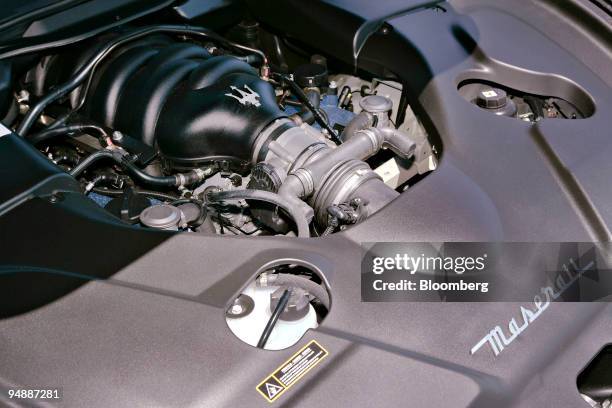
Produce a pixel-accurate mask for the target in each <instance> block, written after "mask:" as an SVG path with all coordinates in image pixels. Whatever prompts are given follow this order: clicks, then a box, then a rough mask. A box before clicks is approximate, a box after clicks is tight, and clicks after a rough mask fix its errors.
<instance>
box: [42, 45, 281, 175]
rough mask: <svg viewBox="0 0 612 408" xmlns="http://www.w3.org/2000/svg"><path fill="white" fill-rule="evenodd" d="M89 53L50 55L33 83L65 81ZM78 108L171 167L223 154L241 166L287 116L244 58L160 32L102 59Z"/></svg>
mask: <svg viewBox="0 0 612 408" xmlns="http://www.w3.org/2000/svg"><path fill="white" fill-rule="evenodd" d="M101 40H102V41H104V39H101ZM91 48H92V49H96V47H91ZM90 54H91V51H87V50H74V49H73V50H70V52H69V53H66V54H64V55H58V56H55V57H54V58H53V61H50V63H49V64H48V66H47V67H45V72H44V73H43V74H41V75H39V77H38V82H39V83H38V84H37V88H39V89H45V88H46V89H49V88H50V87H52V86H54V85H55V84H56V83H59V82H63V77H62V75H63V76H69V73H70V72H74V71H75V70H76V69H77V67H78V66H79V65H81V64H83V63H84V61H86V59H87V57H88V56H89V55H90ZM71 64H72V66H71ZM75 65H76V66H75ZM54 73H56V74H54ZM54 79H55V80H54ZM82 92H83V88H79V89H77V90H75V91H74V92H73V93H72V94H71V95H70V101H71V103H72V105H73V106H75V105H77V103H78V100H79V99H80V97H81V96H82ZM83 111H84V113H85V115H86V116H88V117H90V118H92V119H93V120H94V121H97V122H99V123H101V124H104V125H106V126H108V127H109V128H112V129H115V130H119V131H121V132H123V133H126V134H128V135H130V136H132V137H135V138H139V139H141V140H142V141H144V142H145V143H146V144H148V145H150V146H159V149H160V152H161V154H162V156H163V157H165V158H166V159H167V161H168V162H169V164H170V165H171V166H172V167H177V168H180V167H191V166H196V165H202V164H204V163H207V162H211V161H219V160H222V161H227V162H228V165H229V166H230V167H231V168H234V169H244V168H245V167H248V165H249V162H250V159H251V148H252V144H253V141H254V140H255V138H256V137H257V135H258V134H259V133H260V132H261V130H263V129H264V128H265V127H266V126H267V125H268V124H269V123H270V122H272V121H273V120H275V119H276V118H279V117H283V116H285V115H284V113H283V112H282V111H281V110H280V109H279V108H278V105H277V103H276V98H275V94H274V89H273V88H272V86H271V85H270V84H269V83H267V82H266V81H263V80H261V79H260V78H259V75H258V73H257V70H256V69H254V68H253V67H251V66H250V65H248V64H247V63H246V62H243V61H242V60H240V59H238V58H236V57H233V56H229V55H223V56H212V55H211V54H210V53H209V52H208V51H207V50H206V49H205V48H203V47H201V46H199V45H196V44H193V43H189V42H178V41H175V40H173V39H172V38H170V37H167V36H162V35H153V36H150V37H147V38H143V39H141V40H137V41H134V42H131V43H128V44H126V45H124V46H123V47H121V48H119V49H118V50H117V51H115V52H114V53H113V54H112V55H110V56H109V57H107V59H106V60H105V61H104V62H103V63H102V64H101V65H100V67H98V69H97V70H96V72H95V74H94V77H93V79H92V81H91V85H90V86H89V89H88V90H87V97H86V99H85V104H84V107H83Z"/></svg>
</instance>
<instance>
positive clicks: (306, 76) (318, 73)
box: [293, 64, 327, 88]
mask: <svg viewBox="0 0 612 408" xmlns="http://www.w3.org/2000/svg"><path fill="white" fill-rule="evenodd" d="M293 77H294V79H295V82H297V84H298V85H299V86H301V87H302V88H313V87H319V88H321V87H326V86H327V68H325V67H324V66H323V65H319V64H304V65H300V66H299V67H297V68H296V69H295V72H294V73H293Z"/></svg>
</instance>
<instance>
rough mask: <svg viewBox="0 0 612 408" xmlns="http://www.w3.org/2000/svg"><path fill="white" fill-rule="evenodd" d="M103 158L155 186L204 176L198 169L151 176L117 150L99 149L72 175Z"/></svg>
mask: <svg viewBox="0 0 612 408" xmlns="http://www.w3.org/2000/svg"><path fill="white" fill-rule="evenodd" d="M102 159H111V160H113V161H114V162H115V163H117V164H118V165H120V166H122V167H123V168H124V169H126V170H127V171H128V172H129V173H130V175H131V176H132V178H134V179H136V180H138V181H140V182H142V183H144V184H149V185H151V186H155V187H178V186H181V185H189V184H193V183H195V182H197V181H201V180H202V178H203V176H202V175H201V174H200V173H198V172H197V171H196V170H192V171H190V172H189V173H178V174H175V175H173V176H165V177H157V176H151V175H150V174H147V173H145V172H144V171H142V170H141V169H140V168H138V167H137V166H136V165H135V164H134V163H132V162H130V161H127V160H126V157H125V156H124V155H122V154H121V153H119V152H117V151H112V150H106V149H105V150H98V151H97V152H94V153H92V154H90V155H89V156H87V157H86V158H85V159H84V160H83V161H82V162H81V163H79V164H78V165H77V166H76V167H75V168H73V169H72V170H71V171H70V175H71V176H73V177H78V176H79V175H80V174H81V173H83V171H85V170H86V169H87V168H88V167H89V166H91V165H92V164H94V163H95V162H97V161H99V160H102Z"/></svg>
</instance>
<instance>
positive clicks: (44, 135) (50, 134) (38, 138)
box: [27, 123, 107, 145]
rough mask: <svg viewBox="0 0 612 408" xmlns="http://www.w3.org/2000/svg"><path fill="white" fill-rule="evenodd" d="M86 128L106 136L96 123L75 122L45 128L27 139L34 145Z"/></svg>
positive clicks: (83, 130) (85, 129) (84, 130)
mask: <svg viewBox="0 0 612 408" xmlns="http://www.w3.org/2000/svg"><path fill="white" fill-rule="evenodd" d="M88 130H95V131H96V132H98V133H99V134H100V135H101V136H107V132H106V131H105V130H104V129H103V128H102V127H100V126H98V125H93V124H88V123H75V124H72V125H64V126H61V127H55V128H52V129H45V130H43V131H41V132H39V133H36V134H35V135H33V136H31V137H28V138H27V139H28V140H29V141H30V143H32V144H33V145H36V144H38V143H40V142H43V141H45V140H49V139H52V138H54V137H56V136H60V135H66V134H70V133H77V132H86V131H88Z"/></svg>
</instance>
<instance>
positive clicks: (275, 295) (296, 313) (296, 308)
mask: <svg viewBox="0 0 612 408" xmlns="http://www.w3.org/2000/svg"><path fill="white" fill-rule="evenodd" d="M285 289H287V288H283V287H281V288H278V289H276V290H275V291H274V292H272V293H271V294H270V313H272V312H273V311H274V309H275V308H276V305H278V302H279V301H280V298H281V296H283V293H284V292H285ZM309 308H310V298H309V297H308V292H306V291H305V290H304V289H300V288H291V296H289V301H288V302H287V307H285V310H284V311H283V312H282V313H281V314H280V316H279V319H281V320H285V321H295V320H300V319H301V318H303V317H304V316H306V315H307V314H308V311H309V310H310V309H309Z"/></svg>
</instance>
